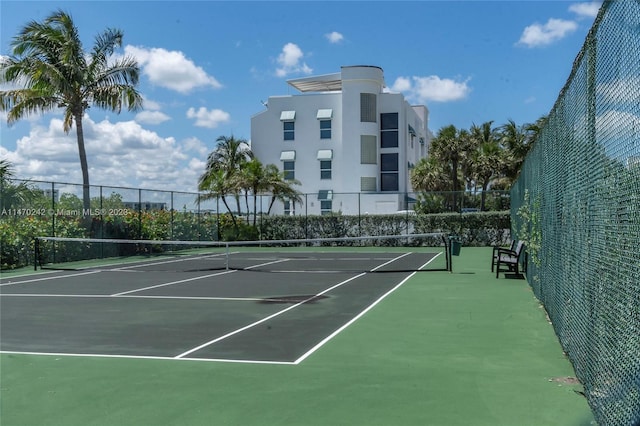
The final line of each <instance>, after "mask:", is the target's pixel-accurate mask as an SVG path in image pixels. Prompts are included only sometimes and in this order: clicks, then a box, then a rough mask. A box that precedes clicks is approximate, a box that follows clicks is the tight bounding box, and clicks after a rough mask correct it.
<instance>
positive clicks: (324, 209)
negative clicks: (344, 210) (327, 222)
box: [320, 200, 333, 215]
mask: <svg viewBox="0 0 640 426" xmlns="http://www.w3.org/2000/svg"><path fill="white" fill-rule="evenodd" d="M332 210H333V201H331V200H323V201H320V214H321V215H327V214H331V212H332Z"/></svg>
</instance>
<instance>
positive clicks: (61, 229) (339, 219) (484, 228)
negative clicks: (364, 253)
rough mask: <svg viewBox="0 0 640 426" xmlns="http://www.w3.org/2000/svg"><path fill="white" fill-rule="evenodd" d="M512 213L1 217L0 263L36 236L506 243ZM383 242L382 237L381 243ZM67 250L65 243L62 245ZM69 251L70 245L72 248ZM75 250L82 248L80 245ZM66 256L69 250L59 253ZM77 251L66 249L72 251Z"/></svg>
mask: <svg viewBox="0 0 640 426" xmlns="http://www.w3.org/2000/svg"><path fill="white" fill-rule="evenodd" d="M509 230H510V215H509V212H483V213H468V214H458V213H441V214H429V215H361V216H343V215H328V216H262V217H260V218H259V220H258V221H257V223H256V225H255V226H253V225H251V224H248V223H246V222H244V221H238V226H237V227H236V226H234V224H233V223H232V221H231V219H230V217H229V216H228V215H220V216H216V215H215V214H200V215H198V214H196V213H190V212H170V211H166V210H156V211H148V212H129V213H127V214H126V215H123V216H103V217H93V218H82V217H72V216H71V217H65V216H58V217H48V216H28V217H19V218H18V217H11V218H3V219H2V220H1V221H0V264H1V266H2V269H3V270H4V269H15V268H20V267H24V266H28V265H32V264H33V256H34V243H33V242H34V238H35V237H38V236H56V237H76V238H77V237H88V238H115V239H145V240H185V241H215V240H218V239H222V240H257V239H260V240H286V239H303V238H308V239H315V238H341V237H358V236H376V235H404V234H408V233H432V232H444V233H447V234H450V235H457V236H459V237H460V238H461V240H462V243H463V244H464V245H467V246H491V245H502V244H506V243H507V242H508V240H509V238H510V231H509ZM380 243H381V244H385V242H384V241H381V242H380ZM60 247H61V249H60V250H62V251H64V250H65V249H64V246H63V245H61V246H60ZM68 250H72V249H71V248H69V249H68ZM75 250H78V248H77V247H76V248H75ZM58 254H59V255H60V256H64V255H65V253H64V252H62V253H58ZM73 254H75V253H68V255H69V256H71V255H73Z"/></svg>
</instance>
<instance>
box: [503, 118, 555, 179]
mask: <svg viewBox="0 0 640 426" xmlns="http://www.w3.org/2000/svg"><path fill="white" fill-rule="evenodd" d="M546 120H547V117H546V116H542V117H540V118H539V119H538V120H536V122H535V123H533V124H523V125H522V126H518V125H517V124H516V123H515V121H513V120H509V121H508V122H507V124H505V125H504V126H502V127H501V128H500V131H501V135H502V137H501V144H502V146H503V147H504V149H505V150H506V151H507V152H508V158H509V161H507V162H506V164H505V168H504V171H503V173H504V177H505V179H504V181H503V182H502V183H501V184H502V185H503V186H505V187H509V186H511V184H513V182H515V180H516V179H517V178H518V174H519V173H520V169H521V168H522V164H523V163H524V159H525V157H526V156H527V154H528V153H529V151H530V150H531V147H532V145H533V143H534V141H535V140H536V138H537V137H538V133H540V131H541V130H542V127H543V126H544V124H545V122H546Z"/></svg>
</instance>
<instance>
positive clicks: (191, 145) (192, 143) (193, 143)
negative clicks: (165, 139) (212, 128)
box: [182, 138, 208, 157]
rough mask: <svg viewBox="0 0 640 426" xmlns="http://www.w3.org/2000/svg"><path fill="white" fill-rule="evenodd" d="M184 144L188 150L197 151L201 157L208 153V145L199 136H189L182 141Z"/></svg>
mask: <svg viewBox="0 0 640 426" xmlns="http://www.w3.org/2000/svg"><path fill="white" fill-rule="evenodd" d="M182 146H183V147H184V149H185V150H186V151H190V152H195V153H196V154H198V155H199V156H201V157H206V156H207V154H208V148H207V146H206V145H205V144H204V143H203V142H202V141H201V140H200V139H198V138H188V139H185V140H184V141H182Z"/></svg>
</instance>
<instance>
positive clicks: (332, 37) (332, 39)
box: [324, 31, 344, 43]
mask: <svg viewBox="0 0 640 426" xmlns="http://www.w3.org/2000/svg"><path fill="white" fill-rule="evenodd" d="M324 36H325V37H326V38H327V40H329V43H340V42H341V41H342V40H344V36H343V35H342V34H340V33H339V32H337V31H333V32H330V33H328V34H325V35H324Z"/></svg>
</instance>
